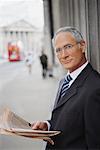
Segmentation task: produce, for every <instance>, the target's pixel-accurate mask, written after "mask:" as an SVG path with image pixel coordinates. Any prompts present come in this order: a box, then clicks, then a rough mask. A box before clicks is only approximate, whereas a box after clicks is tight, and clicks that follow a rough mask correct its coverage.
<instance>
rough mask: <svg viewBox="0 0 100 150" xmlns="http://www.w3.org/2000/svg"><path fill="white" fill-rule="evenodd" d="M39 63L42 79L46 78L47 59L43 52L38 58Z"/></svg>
mask: <svg viewBox="0 0 100 150" xmlns="http://www.w3.org/2000/svg"><path fill="white" fill-rule="evenodd" d="M40 62H41V65H42V77H43V78H46V75H47V70H48V57H47V55H46V54H45V53H44V52H43V51H42V54H41V56H40Z"/></svg>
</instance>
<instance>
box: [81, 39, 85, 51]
mask: <svg viewBox="0 0 100 150" xmlns="http://www.w3.org/2000/svg"><path fill="white" fill-rule="evenodd" d="M80 46H81V47H80V48H81V50H82V53H85V49H86V42H85V41H81V42H80Z"/></svg>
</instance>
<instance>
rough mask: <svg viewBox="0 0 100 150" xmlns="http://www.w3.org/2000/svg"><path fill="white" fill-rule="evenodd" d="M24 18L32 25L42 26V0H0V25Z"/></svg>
mask: <svg viewBox="0 0 100 150" xmlns="http://www.w3.org/2000/svg"><path fill="white" fill-rule="evenodd" d="M21 19H25V20H26V21H28V22H29V23H31V24H32V25H34V26H36V27H38V28H42V27H43V25H44V18H43V0H0V26H4V25H9V24H11V23H14V22H16V21H18V20H21Z"/></svg>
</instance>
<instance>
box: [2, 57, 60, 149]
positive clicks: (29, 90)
mask: <svg viewBox="0 0 100 150" xmlns="http://www.w3.org/2000/svg"><path fill="white" fill-rule="evenodd" d="M57 74H58V72H57V69H55V71H54V76H55V77H54V78H50V77H47V78H46V79H43V78H42V70H41V65H40V62H39V60H38V59H37V60H36V61H35V63H34V64H33V67H32V74H29V73H28V70H27V67H26V66H25V63H24V62H23V61H22V62H14V63H11V62H3V63H2V64H0V106H1V107H5V106H6V107H9V108H10V109H11V110H12V111H14V112H15V113H16V114H17V115H20V116H21V117H23V118H24V119H26V120H28V121H29V122H30V123H32V122H34V121H36V120H47V119H49V118H50V113H51V111H52V107H53V102H54V98H55V94H56V90H57V85H58V81H59V76H58V75H57ZM44 147H45V142H43V141H41V140H31V139H27V138H23V137H12V136H11V137H10V136H4V135H1V137H0V149H2V150H20V149H24V150H33V149H34V150H41V149H44Z"/></svg>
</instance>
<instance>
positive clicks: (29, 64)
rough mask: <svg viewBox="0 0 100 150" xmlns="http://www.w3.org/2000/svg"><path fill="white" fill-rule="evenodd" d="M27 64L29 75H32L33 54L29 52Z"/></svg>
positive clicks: (26, 59)
mask: <svg viewBox="0 0 100 150" xmlns="http://www.w3.org/2000/svg"><path fill="white" fill-rule="evenodd" d="M25 64H26V66H27V68H28V72H29V74H32V65H33V54H32V52H29V53H28V54H27V56H26V58H25Z"/></svg>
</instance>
